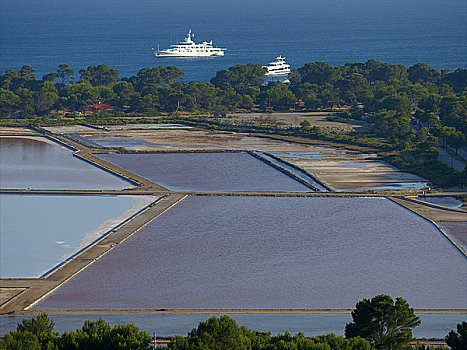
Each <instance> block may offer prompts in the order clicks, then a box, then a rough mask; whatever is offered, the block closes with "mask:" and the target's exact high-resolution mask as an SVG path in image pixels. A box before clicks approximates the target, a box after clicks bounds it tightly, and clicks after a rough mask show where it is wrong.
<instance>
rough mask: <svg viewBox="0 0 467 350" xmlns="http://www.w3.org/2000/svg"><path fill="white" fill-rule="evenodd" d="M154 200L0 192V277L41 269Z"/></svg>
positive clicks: (34, 274) (36, 274)
mask: <svg viewBox="0 0 467 350" xmlns="http://www.w3.org/2000/svg"><path fill="white" fill-rule="evenodd" d="M154 200H155V198H153V197H150V196H144V197H137V198H135V197H126V196H118V197H116V196H107V197H97V196H36V195H34V196H31V195H26V196H25V195H5V194H2V195H0V228H1V230H0V240H1V244H0V253H1V254H0V278H17V277H39V276H41V275H43V274H44V273H45V272H46V271H49V270H50V269H52V268H53V267H54V266H57V265H58V264H60V263H61V262H63V261H64V260H66V259H67V258H69V257H70V256H71V255H73V254H75V253H76V252H77V251H78V250H80V249H82V248H84V247H86V246H87V245H89V244H90V243H91V242H93V241H95V240H96V239H98V238H99V237H101V235H102V234H104V233H105V232H108V231H109V230H110V229H112V228H113V227H115V226H117V225H118V224H119V223H120V222H122V221H124V220H125V219H126V218H128V217H130V216H131V215H132V214H134V213H136V212H137V211H138V210H140V209H142V208H143V207H145V206H146V205H147V204H149V203H150V202H152V201H154Z"/></svg>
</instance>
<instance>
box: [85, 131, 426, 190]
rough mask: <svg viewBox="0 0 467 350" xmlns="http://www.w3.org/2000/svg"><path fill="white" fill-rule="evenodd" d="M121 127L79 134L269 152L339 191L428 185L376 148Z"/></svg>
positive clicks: (172, 146) (149, 145)
mask: <svg viewBox="0 0 467 350" xmlns="http://www.w3.org/2000/svg"><path fill="white" fill-rule="evenodd" d="M156 125H157V124H156ZM120 128H121V129H120V130H119V129H113V130H107V131H102V130H94V131H92V132H88V133H86V134H81V136H83V135H84V136H86V137H87V138H88V139H90V140H91V142H92V141H93V139H98V140H99V141H100V142H101V143H102V142H104V145H105V138H106V137H113V138H114V139H113V140H112V139H110V140H109V142H110V143H109V142H107V144H110V145H112V146H121V147H125V145H126V144H128V141H125V140H122V141H121V142H120V144H119V143H118V142H117V143H115V142H114V141H115V137H120V138H123V137H122V136H124V137H125V138H130V139H133V140H134V139H136V140H141V141H144V144H138V143H135V141H131V142H132V144H131V147H130V148H131V149H136V150H140V151H145V150H146V151H154V150H177V149H180V150H187V149H194V150H199V149H205V148H213V149H214V148H216V149H236V150H257V151H261V152H269V153H272V154H274V155H276V156H278V157H280V158H282V159H283V160H285V161H288V162H291V163H293V164H294V165H297V166H298V167H300V168H302V169H305V170H307V171H308V172H310V173H312V174H314V175H315V176H317V177H319V178H320V179H321V180H322V181H324V182H326V183H327V184H328V185H329V186H330V187H333V188H334V189H335V190H337V191H367V190H412V189H415V190H416V189H423V188H425V187H427V181H426V180H425V179H423V178H421V177H419V176H416V175H414V174H410V173H406V172H401V171H399V170H398V169H397V168H395V167H392V166H391V165H389V164H387V163H385V162H383V161H381V160H377V159H374V158H375V157H376V154H365V153H361V152H356V151H349V150H345V149H343V148H342V149H341V148H335V147H328V146H319V145H306V144H298V143H293V142H286V141H280V140H274V139H268V138H260V137H251V136H247V135H246V134H241V133H232V132H212V131H206V130H190V129H187V130H183V129H171V128H165V129H162V128H159V129H148V128H149V127H148V128H147V129H132V128H131V127H130V126H128V127H125V128H123V127H120ZM122 128H123V129H122ZM98 143H99V142H98Z"/></svg>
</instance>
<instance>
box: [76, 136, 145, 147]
mask: <svg viewBox="0 0 467 350" xmlns="http://www.w3.org/2000/svg"><path fill="white" fill-rule="evenodd" d="M70 136H72V138H74V139H77V140H79V141H82V142H85V143H87V144H88V145H90V146H92V147H123V148H127V149H131V150H135V149H137V148H139V147H144V146H152V145H153V144H152V143H150V142H147V141H144V140H138V139H132V138H129V137H112V136H90V137H82V136H79V135H70Z"/></svg>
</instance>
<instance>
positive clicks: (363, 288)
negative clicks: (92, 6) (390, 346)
mask: <svg viewBox="0 0 467 350" xmlns="http://www.w3.org/2000/svg"><path fill="white" fill-rule="evenodd" d="M466 282H467V260H466V259H465V257H464V256H463V255H462V254H461V253H460V252H459V251H458V250H457V249H456V248H455V247H454V246H453V245H452V244H451V243H450V242H449V241H448V240H447V239H446V238H445V237H444V236H443V235H442V234H441V233H440V231H439V230H437V229H436V228H435V226H434V225H433V224H431V223H430V222H428V221H426V220H425V219H423V218H421V217H419V216H417V215H415V214H413V213H412V212H410V211H408V210H407V209H405V208H403V207H401V206H399V205H397V204H395V203H394V202H392V201H390V200H388V199H384V198H335V197H230V196H228V197H225V196H215V197H214V196H213V197H205V196H199V197H188V198H186V199H184V200H183V201H182V202H180V203H179V204H177V205H176V206H175V207H173V208H171V209H170V210H169V211H167V212H165V213H164V214H162V215H161V216H160V217H158V218H157V219H156V220H154V221H152V222H151V223H150V224H148V225H147V226H145V227H144V228H142V229H141V230H140V231H138V232H137V233H136V234H135V235H133V236H131V237H130V238H129V239H128V240H126V241H125V242H123V243H122V244H119V245H118V246H117V247H116V248H115V249H113V250H112V251H111V252H110V253H108V254H106V255H105V256H103V257H102V258H101V259H100V260H98V261H97V262H96V263H94V264H92V265H90V266H89V267H88V268H87V269H86V270H84V271H83V272H81V273H80V274H78V275H77V276H75V277H74V278H73V279H71V280H70V281H69V282H67V283H66V284H64V285H63V286H62V287H61V288H59V289H58V290H57V291H55V292H54V293H53V294H51V295H50V296H49V297H48V298H47V299H45V300H44V301H42V302H41V303H40V304H38V305H36V307H35V308H36V309H132V308H134V309H217V308H219V309H301V308H316V309H328V308H332V309H336V308H337V309H340V308H345V309H349V308H353V307H354V306H355V304H356V302H357V301H358V300H361V299H362V298H364V297H366V298H369V297H372V296H375V295H378V294H381V293H386V294H390V295H392V296H393V297H398V296H403V297H404V298H406V300H407V301H408V302H409V304H410V305H411V306H412V307H415V308H433V309H437V308H445V309H451V308H465V305H467V283H466Z"/></svg>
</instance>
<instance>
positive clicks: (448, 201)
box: [417, 196, 462, 209]
mask: <svg viewBox="0 0 467 350" xmlns="http://www.w3.org/2000/svg"><path fill="white" fill-rule="evenodd" d="M417 200H419V201H422V202H428V203H432V204H436V205H441V206H443V207H448V208H455V209H459V208H460V207H462V201H461V200H459V199H456V198H454V197H421V196H420V197H417Z"/></svg>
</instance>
